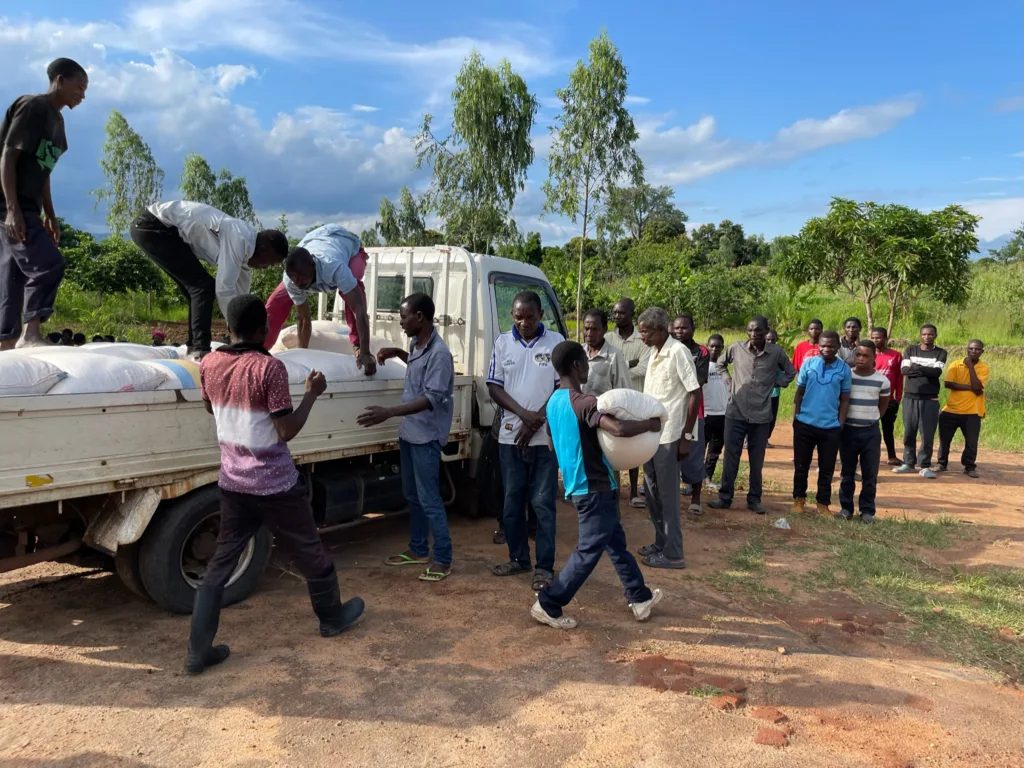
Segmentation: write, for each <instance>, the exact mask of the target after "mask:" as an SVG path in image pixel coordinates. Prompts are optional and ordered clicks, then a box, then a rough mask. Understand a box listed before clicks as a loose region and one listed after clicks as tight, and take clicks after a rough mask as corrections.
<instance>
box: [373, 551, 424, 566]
mask: <svg viewBox="0 0 1024 768" xmlns="http://www.w3.org/2000/svg"><path fill="white" fill-rule="evenodd" d="M428 563H430V560H428V559H427V558H425V557H409V556H408V555H407V554H405V552H403V553H402V554H400V555H392V556H391V557H389V558H388V559H387V560H385V561H384V565H427V564H428Z"/></svg>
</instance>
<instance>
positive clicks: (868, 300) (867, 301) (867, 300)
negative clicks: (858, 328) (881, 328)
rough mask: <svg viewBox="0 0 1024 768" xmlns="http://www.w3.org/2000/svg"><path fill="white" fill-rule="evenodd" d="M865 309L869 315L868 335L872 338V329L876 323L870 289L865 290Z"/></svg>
mask: <svg viewBox="0 0 1024 768" xmlns="http://www.w3.org/2000/svg"><path fill="white" fill-rule="evenodd" d="M864 311H865V312H866V313H867V316H868V337H869V338H870V336H871V330H870V329H871V328H872V327H874V325H875V313H874V311H873V310H872V309H871V294H870V293H869V292H868V291H864Z"/></svg>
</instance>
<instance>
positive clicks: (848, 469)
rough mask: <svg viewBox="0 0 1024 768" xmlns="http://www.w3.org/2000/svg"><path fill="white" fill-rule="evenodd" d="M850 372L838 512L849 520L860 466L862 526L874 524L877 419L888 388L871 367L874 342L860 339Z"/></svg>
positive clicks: (878, 445) (884, 405) (878, 439)
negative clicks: (863, 524) (848, 402)
mask: <svg viewBox="0 0 1024 768" xmlns="http://www.w3.org/2000/svg"><path fill="white" fill-rule="evenodd" d="M853 362H854V365H853V370H852V371H851V372H850V405H849V408H848V409H847V411H846V422H845V423H844V424H843V428H842V432H841V433H840V436H839V458H840V461H841V462H842V464H841V466H842V470H841V473H840V481H839V513H838V514H837V515H836V517H838V518H840V519H842V520H852V519H853V510H854V506H853V492H854V491H855V490H856V488H857V465H858V464H860V474H861V488H860V498H859V499H858V504H857V509H858V510H859V512H860V521H861V522H862V523H873V522H875V489H876V487H877V485H878V465H879V463H880V462H881V458H882V450H881V444H882V441H881V434H880V433H879V431H878V420H879V419H880V418H881V417H882V415H883V414H884V413H885V412H886V408H887V407H888V405H889V394H890V392H891V391H892V385H891V383H890V382H889V379H888V378H887V377H886V376H885V375H883V374H882V373H881V372H880V371H878V370H877V369H876V367H875V345H874V342H871V341H867V340H865V339H861V340H860V341H859V342H858V343H857V352H856V354H855V355H854V358H853Z"/></svg>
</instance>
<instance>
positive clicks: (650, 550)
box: [636, 544, 661, 557]
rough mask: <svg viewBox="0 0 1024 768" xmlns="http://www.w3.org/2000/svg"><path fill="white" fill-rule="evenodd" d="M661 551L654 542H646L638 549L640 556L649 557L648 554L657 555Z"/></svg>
mask: <svg viewBox="0 0 1024 768" xmlns="http://www.w3.org/2000/svg"><path fill="white" fill-rule="evenodd" d="M659 552H661V550H660V549H658V547H657V546H655V545H654V544H644V545H643V546H642V547H640V549H638V550H637V551H636V553H637V554H638V555H640V557H647V556H648V555H656V554H658V553H659Z"/></svg>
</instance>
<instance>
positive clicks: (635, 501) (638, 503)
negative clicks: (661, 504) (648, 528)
mask: <svg viewBox="0 0 1024 768" xmlns="http://www.w3.org/2000/svg"><path fill="white" fill-rule="evenodd" d="M629 506H631V507H633V508H635V509H643V508H644V507H646V506H647V502H646V501H644V500H643V499H642V498H641V497H639V496H634V497H633V498H632V499H630V500H629Z"/></svg>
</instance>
